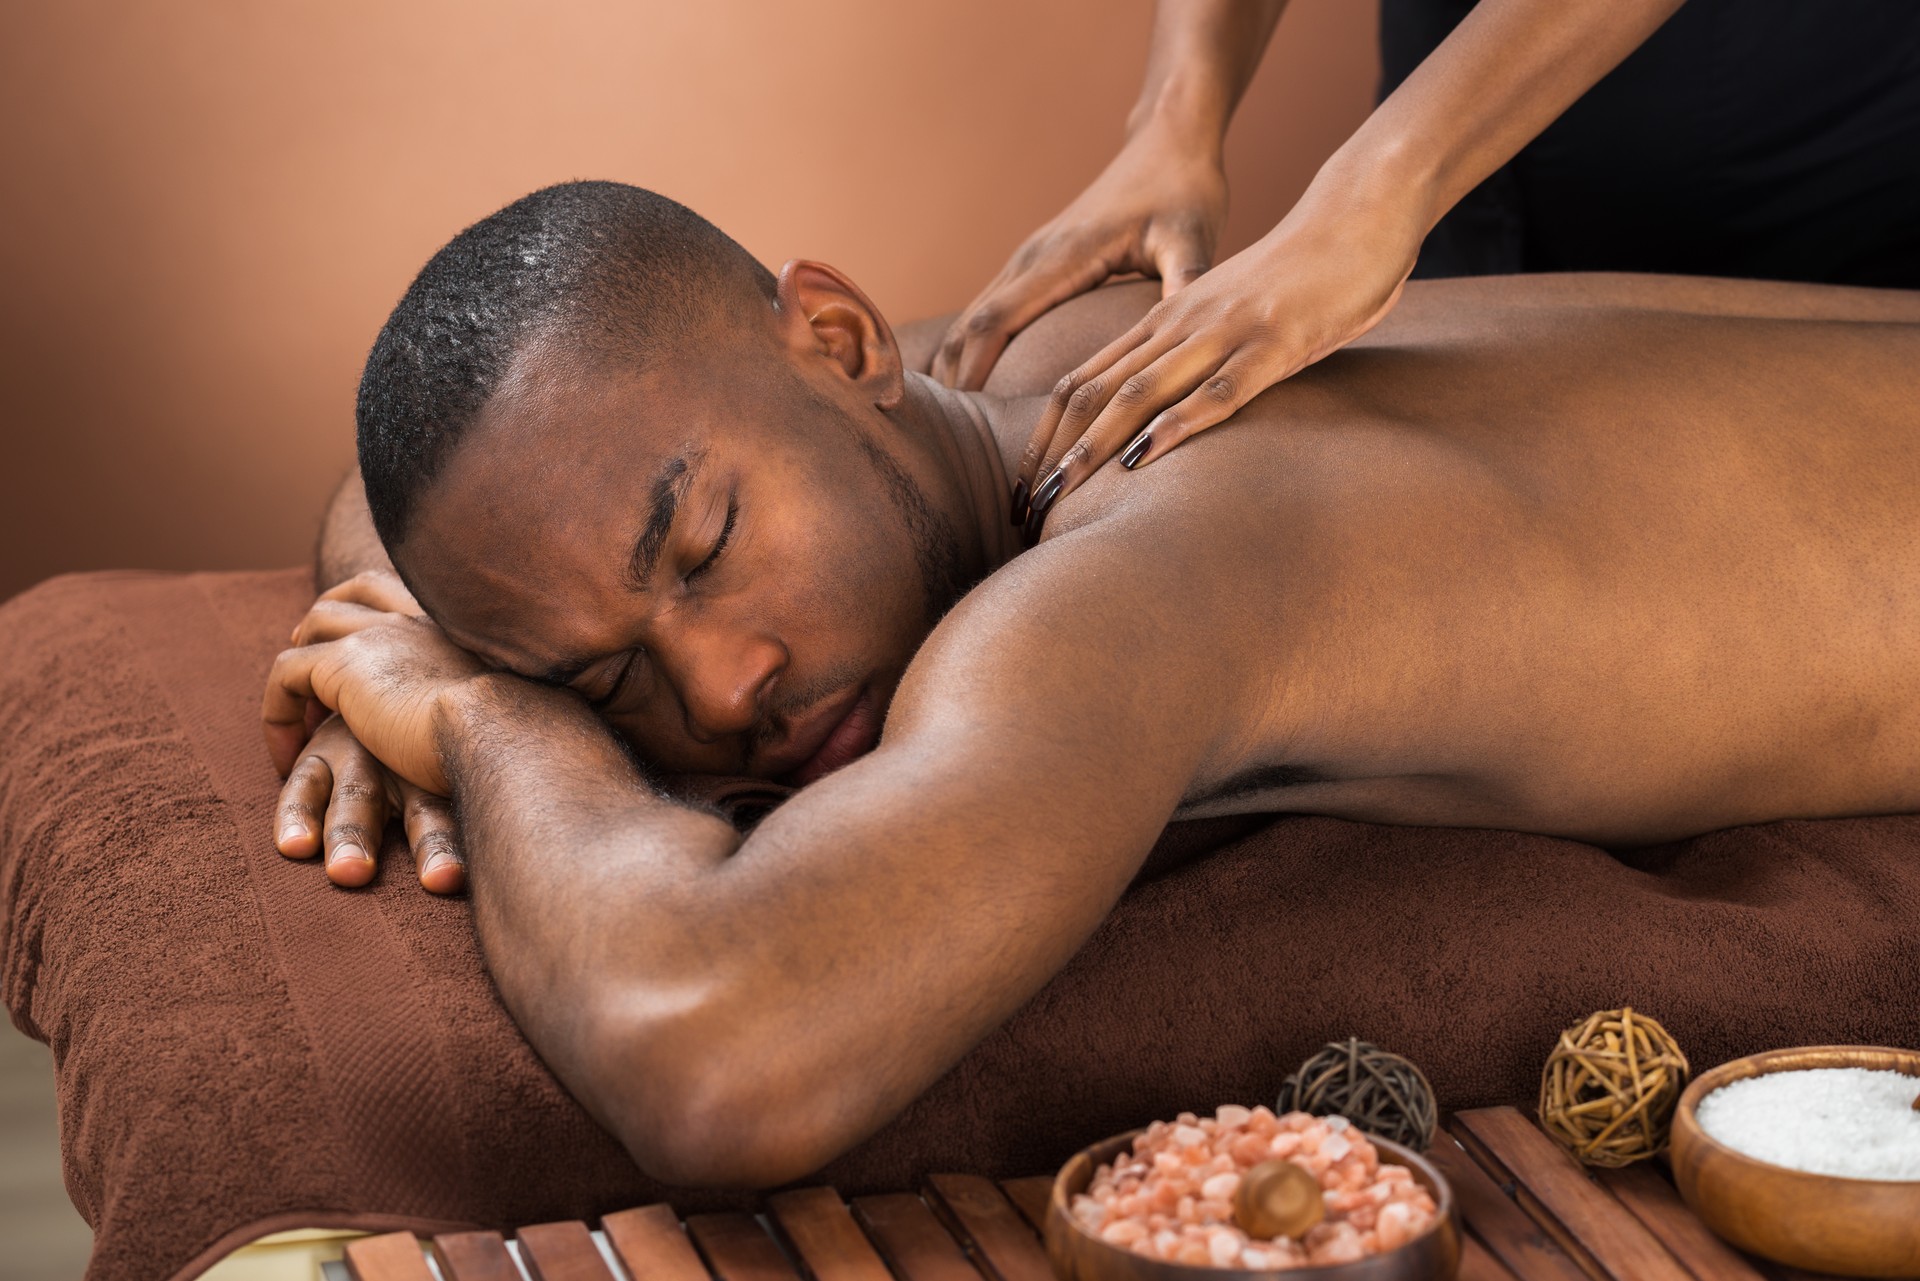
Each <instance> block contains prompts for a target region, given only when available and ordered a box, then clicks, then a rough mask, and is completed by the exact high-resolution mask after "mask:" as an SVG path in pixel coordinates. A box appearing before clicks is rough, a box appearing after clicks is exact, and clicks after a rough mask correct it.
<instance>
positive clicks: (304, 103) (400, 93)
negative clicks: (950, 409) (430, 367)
mask: <svg viewBox="0 0 1920 1281" xmlns="http://www.w3.org/2000/svg"><path fill="white" fill-rule="evenodd" d="M1372 11H1373V6H1372V5H1371V4H1366V3H1362V2H1361V0H1294V4H1293V7H1292V11H1291V12H1289V14H1288V15H1287V17H1286V19H1285V21H1284V23H1283V25H1282V27H1281V31H1280V35H1279V37H1278V38H1277V40H1276V42H1275V48H1274V49H1273V51H1272V53H1271V54H1270V55H1269V56H1268V58H1267V62H1266V65H1265V67H1264V69H1263V70H1262V72H1261V75H1260V79H1259V80H1258V81H1257V82H1256V84H1255V86H1254V89H1253V92H1252V94H1251V96H1250V98H1249V99H1248V101H1247V103H1246V105H1245V106H1244V107H1243V109H1242V112H1241V118H1240V121H1239V123H1238V124H1237V125H1236V126H1235V131H1234V135H1233V138H1232V140H1231V175H1232V179H1233V188H1234V214H1233V219H1232V222H1231V224H1230V227H1229V231H1228V236H1227V240H1228V244H1229V247H1237V246H1239V245H1242V244H1245V243H1246V242H1247V241H1249V240H1251V239H1252V238H1253V237H1255V236H1257V235H1258V234H1259V233H1260V232H1261V231H1262V230H1264V229H1265V228H1266V227H1267V226H1268V225H1270V224H1271V223H1272V222H1273V221H1274V220H1275V219H1276V218H1277V217H1278V216H1279V215H1280V214H1281V213H1282V212H1283V211H1284V210H1285V209H1286V207H1287V206H1288V204H1289V203H1290V202H1291V201H1292V200H1293V198H1294V197H1295V195H1297V193H1298V192H1299V190H1300V189H1301V188H1302V187H1303V186H1304V185H1305V184H1306V181H1307V179H1308V178H1309V177H1310V176H1311V175H1312V173H1313V170H1314V169H1315V167H1317V166H1318V164H1319V163H1320V161H1321V159H1322V158H1324V157H1325V155H1326V154H1327V153H1328V152H1329V151H1331V150H1332V149H1333V147H1334V146H1336V145H1337V144H1338V143H1339V141H1340V140H1341V139H1342V138H1344V137H1345V136H1346V134H1347V133H1348V132H1349V131H1351V129H1352V128H1353V127H1354V125H1356V124H1357V123H1358V122H1359V120H1360V118H1361V117H1362V116H1363V115H1364V114H1365V112H1366V109H1367V106H1368V103H1369V102H1370V100H1371V96H1372V92H1373V85H1374V78H1375V74H1376V72H1375V59H1374V49H1373V12H1372ZM4 15H5V23H6V38H5V39H4V40H0V598H4V597H6V596H8V595H11V594H12V593H13V592H15V591H18V590H19V589H21V588H23V587H25V586H27V585H29V584H30V583H32V582H34V581H36V580H38V579H40V578H43V577H46V576H47V575H49V574H55V573H59V572H61V571H63V570H71V569H90V568H101V567H109V566H145V567H155V568H181V569H185V568H228V567H239V566H255V565H281V564H289V563H293V562H297V561H303V560H304V559H305V558H306V556H307V554H308V548H309V544H310V542H311V540H312V537H313V533H314V530H315V528H316V525H317V514H318V511H319V508H320V504H321V500H322V498H323V496H324V494H325V493H326V491H327V490H328V489H329V488H330V487H331V486H332V485H333V484H334V483H335V481H336V480H337V478H338V477H339V475H340V474H341V473H342V472H343V471H344V470H345V468H346V466H347V463H348V460H349V459H350V457H351V449H352V419H351V405H352V393H353V387H354V383H355V380H356V378H357V376H358V373H359V366H360V361H361V359H362V357H363V356H364V355H365V352H366V348H367V345H368V344H369V343H370V342H371V341H372V338H373V334H374V331H375V330H376V329H377V328H378V326H379V324H380V322H381V321H382V320H383V319H384V318H385V316H386V312H387V310H388V308H389V307H390V306H391V305H392V303H393V301H394V299H395V298H396V297H398V295H399V293H400V291H401V289H402V288H404V287H405V285H406V282H407V280H408V279H409V278H410V277H411V275H412V273H413V272H414V271H415V270H417V269H418V267H419V266H420V264H421V263H422V262H423V261H424V260H425V259H426V257H427V255H428V254H430V253H431V252H432V251H433V250H434V249H435V248H437V247H438V246H439V245H440V244H441V243H442V242H443V241H445V240H446V239H447V237H448V236H449V235H450V234H451V233H452V232H453V231H454V230H456V229H457V228H459V227H461V226H463V225H465V224H466V223H468V222H471V221H472V220H474V219H475V218H478V217H481V216H482V215H484V214H486V213H487V212H489V211H490V210H492V209H494V208H496V207H498V206H499V205H501V204H504V203H505V202H506V201H508V200H510V199H512V198H513V197H515V196H518V195H520V194H522V193H524V192H526V191H529V190H531V189H532V188H534V187H537V186H540V185H543V184H545V183H548V182H553V181H556V180H559V179H564V178H570V177H613V178H623V179H627V180H629V181H633V182H639V183H644V184H646V185H649V186H652V187H656V188H658V189H660V190H662V191H664V192H666V193H667V194H669V195H672V196H675V197H677V198H679V199H681V200H684V201H686V202H687V203H689V204H691V205H693V206H694V207H695V208H697V209H699V210H701V211H702V212H703V213H705V214H707V215H708V216H709V217H711V218H713V219H714V220H715V221H717V222H719V223H720V224H721V225H722V226H723V227H725V228H727V229H728V230H729V231H731V232H732V233H733V234H734V235H735V236H737V237H739V239H740V240H741V241H742V242H743V243H745V244H746V245H747V247H748V248H749V249H751V250H752V251H753V252H755V253H757V254H759V255H760V256H761V257H762V258H764V259H765V260H766V261H767V262H768V263H769V264H770V265H776V266H777V265H778V264H779V263H780V262H782V261H784V260H785V259H786V258H787V257H789V256H792V255H796V254H806V255H809V256H813V257H820V258H825V259H827V260H829V261H832V262H835V263H838V264H839V265H841V266H843V267H845V268H846V269H847V270H849V271H850V272H852V273H853V274H854V276H855V277H857V278H858V279H860V280H861V281H862V282H863V283H864V284H865V285H866V286H867V287H868V289H869V290H870V291H871V292H872V293H873V295H874V297H875V298H876V299H877V300H878V301H879V303H880V305H881V306H882V307H883V308H885V309H886V310H887V311H888V312H889V313H890V314H892V315H893V316H895V317H896V318H907V317H911V316H914V315H926V314H933V313H936V312H942V311H948V310H951V309H953V308H956V307H958V306H960V305H961V304H962V303H964V302H965V301H966V300H967V299H968V298H969V297H971V296H972V294H973V293H974V291H975V290H976V289H978V288H979V286H980V285H981V284H982V283H984V282H985V280H986V279H987V278H988V276H990V275H991V274H992V273H993V272H994V271H995V270H997V269H998V267H999V265H1000V263H1001V262H1002V261H1003V260H1004V259H1005V257H1006V255H1007V253H1008V252H1009V251H1010V250H1011V249H1012V248H1013V246H1014V245H1015V244H1016V243H1017V242H1018V241H1019V240H1020V238H1021V237H1022V236H1024V235H1025V234H1026V233H1027V232H1028V231H1029V230H1031V229H1032V228H1033V227H1034V226H1036V225H1037V224H1038V223H1039V222H1040V221H1041V220H1043V219H1044V218H1046V217H1048V216H1050V215H1051V214H1053V213H1054V212H1055V211H1056V210H1057V209H1058V208H1059V207H1060V206H1061V205H1062V204H1064V203H1065V202H1066V201H1067V200H1068V199H1069V198H1070V197H1071V196H1072V195H1073V194H1074V193H1075V192H1076V191H1078V190H1079V189H1080V187H1081V186H1082V185H1083V184H1084V183H1085V182H1086V181H1087V179H1089V178H1090V177H1092V175H1093V174H1094V173H1096V172H1097V171H1098V170H1099V168H1100V166H1101V165H1102V164H1103V163H1105V160H1106V158H1107V157H1108V156H1109V155H1110V154H1111V152H1112V150H1113V148H1114V146H1115V145H1116V143H1117V141H1118V138H1119V132H1120V124H1121V121H1122V119H1123V117H1124V115H1125V112H1126V110H1127V108H1128V106H1130V105H1131V102H1132V99H1133V95H1134V92H1135V88H1136V86H1137V84H1138V81H1139V76H1140V71H1141V67H1142V64H1143V60H1144V54H1145V47H1146V35H1147V26H1148V17H1149V0H1048V2H1046V3H1034V2H1033V0H1027V2H1025V3H1021V2H1017V0H966V2H964V3H959V4H944V5H936V4H929V3H920V2H918V0H812V2H811V3H806V4H788V3H780V2H777V0H702V2H701V3H697V4H680V5H672V6H668V5H662V4H648V3H644V2H643V0H558V2H555V0H549V2H547V3H541V4H535V3H532V2H531V0H518V2H514V0H405V2H402V3H395V2H394V0H169V3H166V4H162V3H160V2H159V0H112V2H111V3H109V2H108V0H60V2H59V3H48V4H27V3H23V2H18V0H16V2H15V3H10V4H8V5H6V7H5V10H4ZM50 1076H51V1073H50V1072H49V1071H48V1069H47V1062H46V1052H45V1050H44V1049H43V1048H41V1047H39V1046H35V1045H32V1044H30V1043H28V1042H26V1041H25V1040H24V1038H20V1037H18V1036H17V1035H16V1034H15V1033H14V1032H13V1031H12V1030H11V1029H10V1028H7V1027H5V1025H4V1022H0V1240H4V1241H6V1242H7V1249H8V1251H9V1254H8V1257H9V1259H10V1260H11V1261H12V1266H13V1269H14V1271H13V1272H10V1273H9V1275H15V1274H16V1273H17V1275H18V1276H20V1277H21V1278H23V1281H33V1279H34V1278H40V1277H46V1278H52V1277H68V1276H76V1275H78V1273H79V1270H80V1265H81V1261H82V1260H83V1259H84V1257H85V1252H86V1243H87V1233H86V1230H85V1228H84V1226H83V1225H81V1224H80V1223H79V1221H78V1219H77V1218H75V1217H73V1216H72V1215H71V1214H69V1213H68V1212H66V1211H65V1210H63V1209H62V1208H61V1207H62V1206H64V1204H65V1196H64V1193H63V1191H62V1189H61V1187H60V1165H59V1156H58V1152H57V1151H56V1149H55V1147H54V1133H53V1110H52V1106H51V1102H52V1089H51V1081H50Z"/></svg>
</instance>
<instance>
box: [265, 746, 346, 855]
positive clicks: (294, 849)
mask: <svg viewBox="0 0 1920 1281" xmlns="http://www.w3.org/2000/svg"><path fill="white" fill-rule="evenodd" d="M332 792H333V771H332V770H331V769H329V768H328V767H327V763H326V761H325V760H323V759H322V758H320V757H319V756H315V755H307V756H303V757H301V758H300V760H299V762H298V763H296V764H295V765H294V767H293V770H292V771H291V772H290V773H289V774H288V775H287V781H286V783H284V784H283V785H282V786H281V788H280V810H279V813H278V814H277V815H276V816H275V818H274V829H273V843H274V846H275V848H277V849H278V850H279V851H280V852H281V853H282V854H284V855H286V856H287V857H288V858H312V857H313V856H314V855H315V854H318V853H319V852H320V823H321V820H322V819H323V818H324V817H325V815H326V812H327V798H328V796H329V795H331V794H332Z"/></svg>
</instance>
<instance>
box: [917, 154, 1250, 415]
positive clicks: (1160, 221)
mask: <svg viewBox="0 0 1920 1281" xmlns="http://www.w3.org/2000/svg"><path fill="white" fill-rule="evenodd" d="M1226 216H1227V177H1226V174H1225V172H1224V171H1223V170H1222V168H1221V160H1220V154H1219V148H1218V146H1217V145H1214V146H1211V147H1210V146H1208V145H1207V144H1206V143H1205V142H1204V141H1203V140H1200V139H1196V138H1194V137H1192V136H1189V135H1183V134H1178V133H1175V132H1173V131H1171V130H1166V129H1153V130H1147V131H1144V132H1142V133H1140V134H1137V135H1135V136H1134V137H1133V138H1132V139H1131V140H1129V142H1128V143H1127V145H1126V146H1125V147H1123V148H1122V149H1121V151H1120V154H1119V155H1117V156H1115V157H1114V158H1113V162H1112V163H1111V164H1109V165H1108V166H1107V168H1106V170H1105V172H1103V173H1102V174H1101V175H1100V176H1099V177H1098V178H1096V179H1095V180H1094V182H1093V185H1092V186H1090V187H1088V188H1087V189H1086V190H1085V191H1084V192H1082V193H1081V194H1080V196H1079V197H1078V198H1077V199H1075V200H1074V202H1073V203H1072V204H1070V205H1068V206H1067V207H1066V209H1065V210H1063V211H1062V212H1061V213H1060V214H1059V216H1057V217H1056V218H1054V219H1053V221H1052V222H1049V223H1048V224H1047V225H1046V226H1044V227H1042V228H1040V230H1038V231H1036V232H1034V233H1033V235H1031V236H1029V237H1028V238H1027V242H1026V243H1025V244H1023V245H1021V246H1020V248H1018V249H1017V250H1015V251H1014V254H1013V257H1012V258H1011V259H1009V260H1008V262H1007V265H1006V266H1005V267H1003V268H1001V270H1000V274H999V275H998V276H996V277H994V279H993V281H992V282H991V283H990V284H988V286H987V287H986V288H985V289H984V290H982V291H981V293H980V296H979V297H977V298H975V299H974V300H973V301H972V302H971V303H969V304H968V306H967V309H966V310H965V311H963V312H961V313H960V315H959V316H958V317H957V318H956V319H955V320H954V322H953V325H952V326H951V327H950V328H949V329H948V330H947V334H946V337H945V338H943V339H942V340H941V343H940V348H939V350H938V352H936V353H935V355H934V359H933V369H932V373H933V376H934V377H935V378H937V379H939V380H940V381H941V382H943V383H946V384H947V385H948V386H950V387H958V388H961V389H964V390H967V391H978V390H979V389H980V387H981V385H982V384H983V383H985V382H986V380H987V375H988V374H989V373H990V372H992V370H993V365H994V362H995V361H997V360H999V359H1000V353H1001V352H1002V351H1003V350H1004V349H1005V348H1006V345H1007V343H1008V341H1009V340H1010V339H1011V338H1012V337H1013V335H1015V334H1017V333H1019V332H1020V331H1021V330H1022V329H1024V328H1026V327H1027V325H1029V324H1030V323H1032V321H1033V320H1034V318H1035V317H1037V316H1039V315H1040V314H1041V313H1043V312H1045V311H1046V310H1048V309H1049V308H1051V307H1054V306H1056V305H1058V304H1059V303H1063V302H1065V301H1066V300H1067V299H1069V298H1072V297H1074V296H1076V295H1078V294H1083V293H1085V292H1086V291H1087V290H1089V289H1092V288H1093V287H1094V286H1096V285H1098V284H1099V283H1100V282H1101V281H1103V280H1105V279H1106V278H1107V277H1109V276H1118V275H1125V274H1127V273H1128V272H1134V271H1137V272H1142V273H1144V274H1146V275H1149V276H1158V277H1160V280H1161V290H1162V294H1163V296H1168V295H1171V294H1173V293H1174V292H1175V291H1176V290H1179V289H1181V288H1182V287H1184V286H1185V285H1187V284H1188V283H1189V282H1191V281H1193V280H1194V279H1196V278H1198V277H1199V275H1200V274H1201V273H1202V272H1204V271H1206V269H1207V268H1208V267H1209V266H1211V265H1212V263H1213V247H1214V245H1215V243H1216V242H1217V241H1218V240H1219V238H1220V227H1221V224H1222V223H1224V222H1225V221H1226Z"/></svg>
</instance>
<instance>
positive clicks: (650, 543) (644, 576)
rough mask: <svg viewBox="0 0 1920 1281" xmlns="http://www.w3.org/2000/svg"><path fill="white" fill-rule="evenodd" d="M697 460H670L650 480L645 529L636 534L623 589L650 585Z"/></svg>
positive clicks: (682, 458)
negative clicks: (650, 490) (650, 492)
mask: <svg viewBox="0 0 1920 1281" xmlns="http://www.w3.org/2000/svg"><path fill="white" fill-rule="evenodd" d="M699 462H700V456H699V455H698V454H695V455H693V456H692V458H691V459H690V460H689V459H688V458H685V457H681V458H670V459H668V460H667V464H666V466H664V467H662V468H661V469H660V474H659V475H658V476H656V477H654V480H653V493H652V505H651V507H650V509H649V511H648V513H647V525H646V528H645V529H642V530H641V531H640V537H638V538H636V539H635V540H634V543H633V554H632V555H631V556H630V557H628V559H627V588H628V589H629V590H630V591H636V592H641V591H645V590H646V589H647V585H648V584H649V583H651V582H652V581H653V571H654V567H655V566H657V565H658V564H659V563H660V549H661V548H662V547H664V546H665V545H666V542H667V531H668V530H670V529H672V528H673V517H674V514H675V513H676V512H678V511H679V510H680V500H681V499H682V498H684V497H686V494H687V486H689V485H691V484H692V483H693V476H694V469H695V468H696V467H697V466H698V465H699Z"/></svg>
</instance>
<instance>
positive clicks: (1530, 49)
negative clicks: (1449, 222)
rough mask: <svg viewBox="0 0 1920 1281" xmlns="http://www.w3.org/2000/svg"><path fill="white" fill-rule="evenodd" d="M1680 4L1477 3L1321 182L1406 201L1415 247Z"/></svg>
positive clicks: (1585, 0)
mask: <svg viewBox="0 0 1920 1281" xmlns="http://www.w3.org/2000/svg"><path fill="white" fill-rule="evenodd" d="M1680 4H1681V0H1481V3H1480V4H1478V5H1476V6H1475V7H1474V9H1473V11H1472V12H1471V13H1469V14H1468V15H1467V16H1466V18H1464V19H1463V20H1462V21H1461V23H1460V25H1459V26H1458V27H1456V28H1454V30H1453V33H1452V34H1451V35H1449V36H1448V37H1447V38H1446V39H1445V40H1444V41H1442V42H1441V44H1440V46H1439V47H1438V48H1436V49H1435V50H1434V51H1433V52H1432V53H1431V54H1430V55H1428V57H1427V59H1426V61H1424V62H1422V63H1421V64H1420V66H1419V67H1418V68H1416V69H1415V70H1414V73H1413V74H1412V75H1410V76H1408V77H1407V79H1406V80H1405V81H1404V82H1403V83H1402V84H1401V85H1400V87H1399V88H1398V89H1396V90H1394V92H1393V93H1392V94H1391V95H1390V96H1389V97H1388V98H1387V100H1386V101H1385V102H1383V103H1381V104H1380V106H1379V108H1378V109H1376V110H1375V111H1374V113H1373V114H1372V115H1371V116H1370V117H1368V119H1367V121H1366V123H1365V124H1363V125H1362V126H1361V127H1360V129H1359V130H1358V131H1357V132H1355V134H1354V135H1353V137H1352V138H1351V139H1349V140H1348V141H1347V143H1346V144H1345V145H1344V146H1342V147H1341V148H1340V150H1339V151H1338V152H1336V153H1335V154H1334V156H1333V158H1332V159H1331V160H1329V161H1328V164H1327V168H1326V170H1323V173H1328V172H1330V173H1333V174H1336V175H1339V177H1340V179H1341V180H1342V181H1346V182H1353V183H1359V184H1362V185H1365V186H1367V187H1369V188H1371V189H1373V190H1377V191H1393V192H1398V193H1405V194H1406V196H1407V198H1408V199H1411V200H1413V201H1414V202H1415V203H1416V205H1417V207H1416V208H1414V209H1412V210H1410V211H1409V212H1410V213H1411V215H1412V217H1413V219H1414V221H1415V222H1417V224H1418V226H1419V230H1420V233H1421V234H1422V235H1424V234H1425V232H1426V231H1428V230H1431V229H1432V227H1433V224H1434V223H1436V222H1438V221H1439V220H1440V218H1441V216H1442V215H1444V214H1445V213H1446V212H1447V210H1449V209H1451V208H1452V207H1453V206H1454V205H1455V204H1456V203H1457V202H1458V201H1459V200H1460V198H1461V197H1462V196H1464V195H1466V194H1467V192H1469V191H1471V190H1473V188H1474V187H1476V186H1478V185H1479V184H1480V183H1481V182H1482V181H1483V180H1484V179H1485V178H1486V177H1487V176H1488V175H1489V174H1491V173H1493V171H1494V170H1496V169H1498V168H1499V167H1500V166H1501V165H1503V164H1505V163H1506V162H1507V161H1509V160H1511V159H1512V158H1513V157H1514V155H1515V154H1516V153H1517V152H1518V151H1519V150H1520V149H1521V148H1522V147H1524V146H1525V145H1526V144H1527V143H1529V142H1531V141H1532V140H1533V139H1534V138H1535V137H1536V136H1538V135H1539V133H1540V131H1541V130H1543V129H1545V128H1546V127H1547V126H1548V125H1549V124H1551V123H1553V121H1554V120H1555V119H1557V118H1558V117H1559V115H1560V114H1561V112H1563V111H1565V110H1566V109H1567V108H1568V107H1569V106H1571V105H1572V104H1573V103H1574V101H1575V100H1576V99H1578V98H1579V97H1580V96H1581V95H1582V94H1584V93H1585V92H1586V91H1587V90H1588V89H1590V88H1592V87H1593V85H1594V83H1595V82H1597V81H1598V80H1599V79H1600V78H1601V77H1602V76H1604V75H1606V74H1607V72H1609V71H1611V70H1613V69H1614V68H1615V67H1616V66H1618V65H1619V64H1620V62H1621V61H1622V60H1623V59H1624V58H1626V56H1627V55H1628V54H1630V53H1632V52H1633V51H1634V50H1635V49H1637V48H1639V47H1640V45H1641V43H1642V42H1644V41H1645V40H1646V39H1647V37H1648V36H1650V35H1652V34H1653V33H1654V31H1655V30H1657V29H1658V28H1659V27H1660V25H1661V24H1662V23H1663V22H1665V21H1666V20H1667V19H1668V18H1669V17H1671V16H1672V15H1673V13H1674V11H1675V10H1677V9H1678V8H1679V7H1680Z"/></svg>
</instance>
